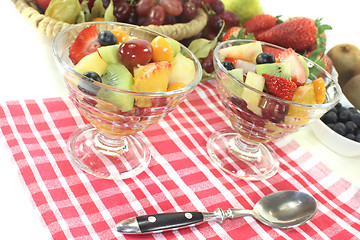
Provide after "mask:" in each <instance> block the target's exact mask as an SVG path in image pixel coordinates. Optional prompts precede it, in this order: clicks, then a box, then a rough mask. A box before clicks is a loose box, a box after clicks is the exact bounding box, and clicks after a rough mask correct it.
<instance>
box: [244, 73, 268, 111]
mask: <svg viewBox="0 0 360 240" xmlns="http://www.w3.org/2000/svg"><path fill="white" fill-rule="evenodd" d="M245 83H246V84H247V85H249V86H251V87H253V88H255V89H257V90H259V91H260V92H262V91H263V89H264V86H265V79H264V77H263V76H260V75H258V74H256V73H254V72H248V74H247V76H246V80H245ZM241 97H242V98H243V99H244V100H245V101H246V103H247V108H248V109H249V110H251V111H253V112H254V113H256V114H258V111H257V110H256V109H258V105H259V102H260V98H261V95H260V94H259V93H257V92H255V91H253V90H252V89H250V88H244V90H243V92H242V94H241Z"/></svg>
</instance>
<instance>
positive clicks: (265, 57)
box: [256, 52, 275, 64]
mask: <svg viewBox="0 0 360 240" xmlns="http://www.w3.org/2000/svg"><path fill="white" fill-rule="evenodd" d="M274 62H275V57H274V55H272V54H271V53H266V52H264V53H260V54H259V55H257V57H256V63H257V64H266V63H274Z"/></svg>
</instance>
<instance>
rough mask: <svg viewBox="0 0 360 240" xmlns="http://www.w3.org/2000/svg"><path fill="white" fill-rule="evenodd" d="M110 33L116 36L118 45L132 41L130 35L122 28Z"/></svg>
mask: <svg viewBox="0 0 360 240" xmlns="http://www.w3.org/2000/svg"><path fill="white" fill-rule="evenodd" d="M110 31H111V32H112V33H113V34H114V35H115V36H116V38H117V40H118V43H124V42H126V41H127V40H130V35H129V34H128V33H127V32H125V31H124V30H122V29H121V28H115V29H112V30H110Z"/></svg>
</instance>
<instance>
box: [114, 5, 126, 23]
mask: <svg viewBox="0 0 360 240" xmlns="http://www.w3.org/2000/svg"><path fill="white" fill-rule="evenodd" d="M129 15H130V5H129V4H128V3H127V2H124V1H120V2H118V3H117V4H116V5H115V7H114V16H115V18H116V20H117V21H118V22H123V21H124V20H125V19H126V18H127V17H128V16H129Z"/></svg>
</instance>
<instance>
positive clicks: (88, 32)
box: [69, 24, 101, 64]
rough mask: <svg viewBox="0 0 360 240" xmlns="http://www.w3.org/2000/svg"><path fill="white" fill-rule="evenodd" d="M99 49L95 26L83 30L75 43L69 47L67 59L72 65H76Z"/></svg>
mask: <svg viewBox="0 0 360 240" xmlns="http://www.w3.org/2000/svg"><path fill="white" fill-rule="evenodd" d="M99 47H101V45H100V43H99V41H98V32H97V30H96V25H95V24H94V25H91V26H89V27H87V28H84V29H83V30H82V31H81V32H80V33H79V35H78V36H77V37H76V39H75V41H74V42H73V43H72V44H71V45H70V47H69V58H70V59H71V61H72V62H73V63H74V64H77V63H78V62H79V61H80V60H81V59H82V58H83V57H85V56H86V55H88V54H90V53H93V52H96V49H98V48H99Z"/></svg>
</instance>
